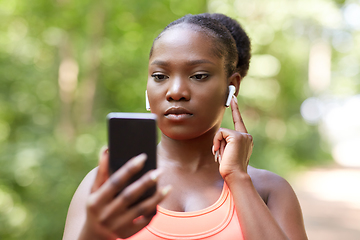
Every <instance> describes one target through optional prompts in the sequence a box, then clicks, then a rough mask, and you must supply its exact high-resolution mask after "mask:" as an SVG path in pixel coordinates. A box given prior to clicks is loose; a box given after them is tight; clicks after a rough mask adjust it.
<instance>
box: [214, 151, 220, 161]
mask: <svg viewBox="0 0 360 240" xmlns="http://www.w3.org/2000/svg"><path fill="white" fill-rule="evenodd" d="M218 159H219V150H217V151H216V152H215V162H217V161H218Z"/></svg>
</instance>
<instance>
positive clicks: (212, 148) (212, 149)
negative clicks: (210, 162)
mask: <svg viewBox="0 0 360 240" xmlns="http://www.w3.org/2000/svg"><path fill="white" fill-rule="evenodd" d="M211 152H212V154H213V155H215V153H214V145H213V146H212V147H211Z"/></svg>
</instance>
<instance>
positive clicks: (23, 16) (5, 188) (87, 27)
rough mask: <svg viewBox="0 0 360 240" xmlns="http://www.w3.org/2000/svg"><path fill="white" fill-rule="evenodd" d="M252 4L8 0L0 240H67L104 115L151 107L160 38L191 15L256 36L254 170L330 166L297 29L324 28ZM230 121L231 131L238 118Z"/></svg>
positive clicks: (2, 40)
mask: <svg viewBox="0 0 360 240" xmlns="http://www.w3.org/2000/svg"><path fill="white" fill-rule="evenodd" d="M249 2H251V1H205V0H199V1H191V0H157V1H148V0H136V1H130V0H122V1H96V0H79V1H70V0H52V1H48V0H34V1H19V0H11V1H9V0H0V17H1V19H2V21H1V22H0V35H1V37H0V166H1V167H0V239H3V240H8V239H22V240H32V239H38V240H40V239H44V240H45V239H60V238H61V236H62V232H63V227H64V223H65V217H66V213H67V208H68V205H69V203H70V200H71V197H72V195H73V193H74V191H75V189H76V187H77V186H78V185H79V183H80V181H81V179H82V178H83V177H84V176H85V175H86V173H87V172H89V171H90V170H91V169H92V168H94V167H95V166H96V165H97V154H98V151H99V149H100V148H101V146H103V145H105V144H106V123H105V116H106V114H107V113H109V112H111V111H123V112H144V111H145V106H144V91H145V88H146V80H147V60H148V54H149V50H150V47H151V44H152V41H153V39H154V38H155V37H156V36H157V35H158V33H159V32H160V31H161V30H162V29H163V28H164V27H165V26H166V25H167V24H168V23H170V22H171V21H173V20H175V19H177V18H179V17H180V16H182V15H184V14H187V13H192V14H196V13H201V12H206V11H217V12H224V13H228V14H229V15H230V16H232V17H236V18H237V19H239V20H240V22H241V23H242V24H243V25H244V28H245V29H246V30H247V31H248V33H249V35H250V37H251V38H252V39H253V55H254V57H255V58H254V59H256V61H255V60H254V64H255V63H256V62H258V63H260V67H254V70H251V71H250V72H249V76H248V77H246V78H245V79H244V82H243V84H242V88H241V91H240V95H241V96H239V102H240V106H241V111H242V114H243V117H244V120H245V123H246V124H247V126H248V130H249V132H250V133H251V134H252V135H253V136H254V139H255V150H254V153H253V156H252V159H251V164H252V165H254V166H256V167H261V168H267V169H269V170H272V171H275V172H277V173H282V174H283V173H285V172H287V171H289V170H291V169H293V168H294V167H296V166H299V165H304V164H314V163H319V162H322V161H324V160H327V159H329V155H328V154H327V153H326V151H325V150H326V147H323V146H320V145H321V144H322V143H321V140H320V137H319V134H318V132H317V128H316V126H309V125H308V124H306V123H305V122H304V121H303V120H302V118H301V115H300V113H299V109H300V105H301V103H302V101H303V100H304V99H306V97H308V96H309V95H311V94H310V93H309V90H308V89H307V58H308V52H309V40H308V39H307V38H306V37H304V36H302V35H299V34H297V33H296V29H295V26H296V24H298V23H299V22H300V23H304V22H306V23H307V24H308V25H311V26H316V27H319V28H321V27H322V26H323V25H324V24H323V23H321V22H316V23H313V22H311V21H312V20H314V19H313V18H311V17H308V16H303V17H296V14H295V13H293V14H289V15H286V14H283V15H281V17H279V19H276V18H274V19H273V21H270V22H267V20H266V19H267V17H269V16H268V15H269V14H270V13H269V12H270V10H269V11H267V10H266V8H260V7H259V6H260V4H262V1H254V2H256V3H254V4H255V5H254V6H253V5H251V4H250V5H251V6H250V5H249ZM336 3H337V4H338V5H336V7H335V9H338V8H340V7H341V4H342V3H343V1H336ZM275 7H276V6H275ZM278 7H280V6H278ZM253 8H256V9H258V10H256V11H254V15H250V14H246V12H244V11H247V10H249V9H253ZM244 9H245V10H244ZM261 10H263V11H261ZM274 16H279V15H276V14H274ZM285 21H287V22H286V24H285V23H284V22H285ZM309 21H310V23H309ZM308 25H307V26H308ZM269 26H271V28H269ZM305 27H306V26H305ZM264 56H265V57H264ZM261 61H265V62H266V61H267V62H269V61H270V62H272V64H273V65H271V64H270V65H271V66H272V67H270V69H264V68H262V66H261ZM255 65H256V64H255ZM255 65H254V66H255ZM264 72H265V75H262V73H264ZM223 125H224V126H225V127H229V128H232V121H231V116H230V112H229V111H227V112H226V115H225V117H224V123H223ZM324 149H325V150H324Z"/></svg>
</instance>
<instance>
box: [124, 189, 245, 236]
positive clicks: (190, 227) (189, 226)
mask: <svg viewBox="0 0 360 240" xmlns="http://www.w3.org/2000/svg"><path fill="white" fill-rule="evenodd" d="M128 239H131V240H140V239H141V240H159V239H162V240H163V239H207V240H215V239H217V240H223V239H226V240H235V239H236V240H243V239H244V238H243V235H242V232H241V227H240V223H239V220H238V217H237V214H236V210H235V205H234V200H233V198H232V195H231V193H230V191H229V188H228V187H227V186H226V184H225V183H224V187H223V190H222V193H221V196H220V198H219V199H218V200H217V201H216V202H215V203H214V204H213V205H211V206H210V207H207V208H205V209H202V210H199V211H193V212H175V211H170V210H166V209H164V208H162V207H160V206H158V211H157V214H156V215H155V217H154V218H153V220H152V221H151V222H150V224H149V225H148V226H147V227H146V228H144V229H142V230H141V231H140V232H138V233H137V234H135V235H133V236H132V237H130V238H128Z"/></svg>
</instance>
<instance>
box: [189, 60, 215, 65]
mask: <svg viewBox="0 0 360 240" xmlns="http://www.w3.org/2000/svg"><path fill="white" fill-rule="evenodd" d="M204 63H209V64H212V65H215V63H213V62H211V61H209V60H207V59H198V60H191V61H186V63H185V64H186V65H199V64H204Z"/></svg>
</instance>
